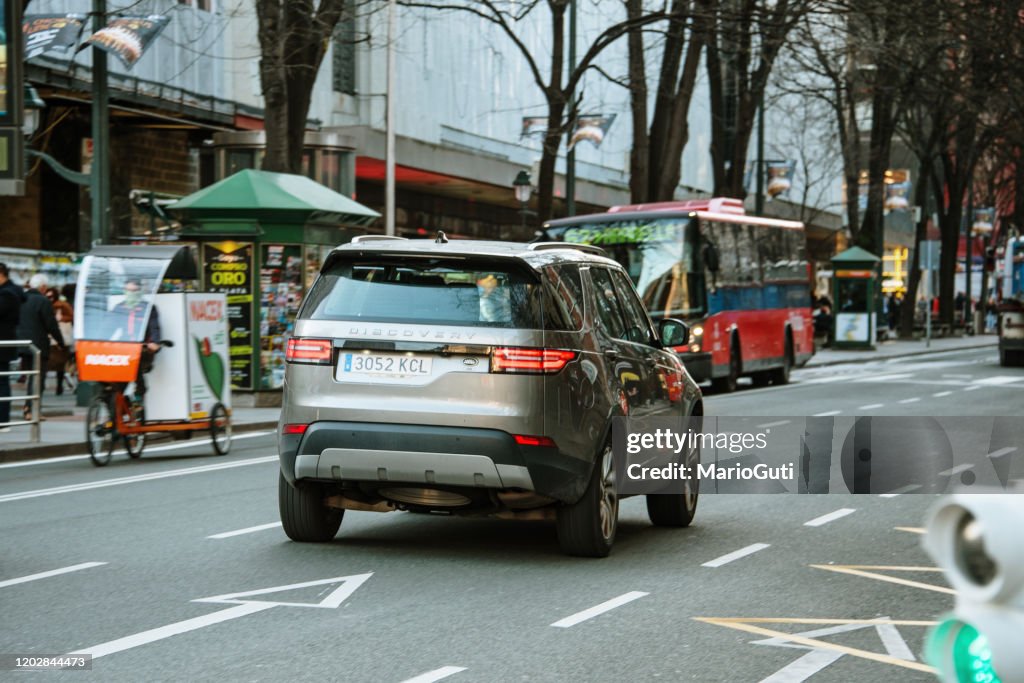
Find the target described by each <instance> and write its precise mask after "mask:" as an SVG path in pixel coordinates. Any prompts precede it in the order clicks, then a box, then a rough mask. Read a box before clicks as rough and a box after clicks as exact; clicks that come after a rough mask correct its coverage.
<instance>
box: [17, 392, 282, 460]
mask: <svg viewBox="0 0 1024 683" xmlns="http://www.w3.org/2000/svg"><path fill="white" fill-rule="evenodd" d="M46 389H47V390H46V393H45V394H43V406H42V414H43V417H45V418H46V421H44V422H43V423H42V424H40V426H39V432H40V440H39V442H38V443H33V442H32V441H30V438H31V437H30V429H31V427H29V426H28V425H25V426H23V427H11V431H9V432H6V433H0V463H3V462H11V461H15V460H31V459H34V458H48V457H56V456H59V455H77V454H79V453H88V452H89V450H88V448H87V446H86V445H85V414H86V411H87V410H88V409H87V408H85V407H81V408H80V407H78V406H76V405H75V394H74V393H73V392H68V391H65V392H64V394H63V395H62V396H54V395H53V378H52V377H51V378H50V382H49V383H48V385H47V387H46ZM11 393H13V394H14V395H15V396H18V395H21V394H24V393H25V389H24V386H23V385H14V384H12V386H11ZM21 406H22V403H21V402H20V401H16V402H15V403H14V404H13V405H12V410H11V417H12V418H14V417H15V416H17V415H19V414H20V412H21ZM280 414H281V409H280V408H235V409H234V411H233V414H232V416H231V427H232V431H233V432H235V433H241V432H247V431H255V430H259V429H274V428H276V427H277V419H278V417H279V416H280ZM204 436H208V434H203V433H197V434H196V435H195V436H194V437H193V438H202V437H204ZM152 438H153V441H154V442H155V441H156V440H157V439H160V440H163V439H165V438H167V437H164V436H163V435H157V436H154V437H152ZM167 443H170V441H167ZM182 443H188V442H187V441H183V442H182ZM118 447H120V446H118Z"/></svg>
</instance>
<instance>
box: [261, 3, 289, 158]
mask: <svg viewBox="0 0 1024 683" xmlns="http://www.w3.org/2000/svg"><path fill="white" fill-rule="evenodd" d="M256 16H257V19H258V21H259V32H258V36H259V41H260V88H261V89H262V91H263V109H264V115H263V127H264V130H265V131H266V136H267V138H266V139H267V147H266V150H265V152H264V157H263V166H262V167H263V169H264V170H267V171H282V172H283V171H287V170H288V140H287V136H288V134H287V131H288V79H287V77H286V73H285V68H284V57H283V54H282V53H283V49H284V40H283V37H282V31H283V26H282V17H281V7H280V3H279V2H277V1H276V0H256Z"/></svg>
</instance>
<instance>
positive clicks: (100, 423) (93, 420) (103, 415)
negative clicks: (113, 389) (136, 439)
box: [85, 394, 117, 467]
mask: <svg viewBox="0 0 1024 683" xmlns="http://www.w3.org/2000/svg"><path fill="white" fill-rule="evenodd" d="M116 440H117V439H116V434H115V433H114V414H113V412H111V410H110V399H109V397H108V396H107V395H105V394H104V395H103V396H95V397H93V399H92V401H90V403H89V412H88V413H86V417H85V442H86V444H87V445H88V447H89V457H90V458H92V462H93V464H94V465H96V466H97V467H102V466H104V465H106V464H107V463H108V462H110V456H111V455H112V454H113V452H114V442H115V441H116Z"/></svg>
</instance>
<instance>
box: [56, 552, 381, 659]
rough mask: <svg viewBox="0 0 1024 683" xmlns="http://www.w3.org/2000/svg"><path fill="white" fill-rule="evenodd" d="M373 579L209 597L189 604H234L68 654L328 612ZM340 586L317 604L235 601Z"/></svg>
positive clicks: (102, 652)
mask: <svg viewBox="0 0 1024 683" xmlns="http://www.w3.org/2000/svg"><path fill="white" fill-rule="evenodd" d="M371 576H373V572H370V573H368V574H355V575H353V576H337V577H335V578H333V579H321V580H319V581H306V582H305V583H293V584H289V585H287V586H274V587H273V588H261V589H259V590H254V591H243V592H241V593H228V594H226V595H215V596H213V597H212V598H200V599H198V600H193V601H192V602H215V603H227V604H234V605H235V606H234V607H229V608H228V609H225V610H221V611H219V612H214V613H213V614H206V615H204V616H201V617H195V618H194V619H186V620H185V621H179V622H176V623H174V624H168V625H167V626H161V627H159V628H154V629H150V630H149V631H143V632H142V633H136V634H134V635H130V636H126V637H124V638H118V639H117V640H111V641H108V642H106V643H100V644H99V645H93V646H92V647H86V648H82V649H81V650H76V651H75V652H70V653H68V654H69V655H92V658H93V659H98V658H99V657H105V656H106V655H112V654H114V653H116V652H122V651H123V650H130V649H131V648H133V647H139V646H140V645H146V644H148V643H152V642H155V641H157V640H163V639H164V638H170V637H171V636H176V635H178V634H180V633H188V632H189V631H195V630H196V629H200V628H203V627H204V626H212V625H213V624H219V623H221V622H224V621H230V620H232V619H238V618H239V617H244V616H248V615H250V614H255V613H257V612H262V611H263V610H268V609H270V608H271V607H281V606H288V607H325V608H328V609H334V608H336V607H338V606H339V605H341V603H342V602H344V601H345V598H347V597H349V596H350V595H352V593H354V592H355V590H356V589H357V588H359V586H361V585H363V583H365V582H366V580H367V579H369V578H370V577H371ZM339 582H340V583H341V585H340V586H338V587H337V588H336V589H334V590H333V591H331V593H330V594H329V595H328V596H327V597H326V598H324V599H323V600H321V601H320V602H319V603H302V602H270V601H266V600H239V599H238V598H242V597H245V596H248V595H268V594H270V593H277V592H282V591H289V590H294V589H296V588H307V587H309V586H324V585H327V584H332V583H339Z"/></svg>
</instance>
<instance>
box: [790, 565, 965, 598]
mask: <svg viewBox="0 0 1024 683" xmlns="http://www.w3.org/2000/svg"><path fill="white" fill-rule="evenodd" d="M810 566H811V567H813V568H815V569H824V570H826V571H830V572H839V573H840V574H852V575H853V576H860V577H863V578H865V579H874V580H876V581H885V582H886V583H895V584H898V585H900V586H910V587H911V588H920V589H922V590H927V591H935V592H936V593H947V594H949V595H956V591H955V590H953V589H952V588H947V587H946V586H936V585H935V584H931V583H922V582H920V581H911V580H910V579H902V578H900V577H898V576H889V575H888V574H879V573H877V572H874V571H867V570H869V569H874V570H878V571H899V572H940V573H941V572H942V570H941V569H939V568H938V567H889V566H877V565H857V564H847V565H843V564H812V565H810Z"/></svg>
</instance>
